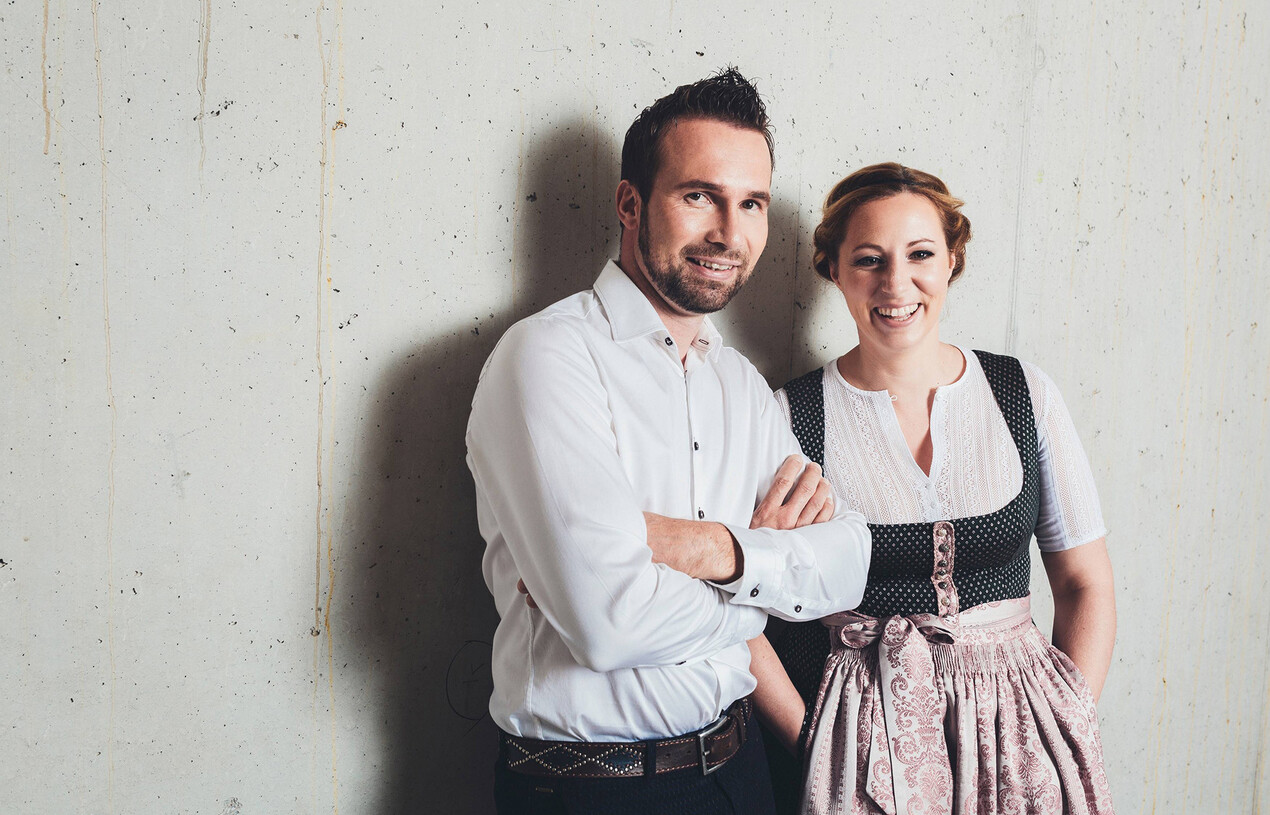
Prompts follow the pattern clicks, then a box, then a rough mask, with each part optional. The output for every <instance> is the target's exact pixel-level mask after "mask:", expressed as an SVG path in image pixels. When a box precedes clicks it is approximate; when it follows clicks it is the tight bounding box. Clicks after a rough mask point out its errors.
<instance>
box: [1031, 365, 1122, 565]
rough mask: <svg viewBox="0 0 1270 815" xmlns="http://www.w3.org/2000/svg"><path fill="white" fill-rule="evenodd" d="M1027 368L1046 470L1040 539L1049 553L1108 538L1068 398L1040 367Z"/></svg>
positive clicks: (1042, 468) (1041, 459) (1043, 472)
mask: <svg viewBox="0 0 1270 815" xmlns="http://www.w3.org/2000/svg"><path fill="white" fill-rule="evenodd" d="M1023 371H1024V374H1025V375H1026V377H1027V385H1028V389H1029V390H1030V391H1031V393H1032V410H1033V412H1034V413H1035V414H1036V436H1037V445H1038V447H1039V466H1040V471H1041V515H1040V518H1039V519H1038V520H1037V523H1036V542H1037V544H1038V545H1039V546H1040V548H1041V551H1043V552H1058V551H1062V550H1064V549H1071V548H1073V547H1076V546H1080V545H1081V544H1083V543H1089V542H1090V541H1094V540H1097V539H1098V538H1101V537H1104V536H1106V534H1107V527H1106V525H1105V524H1104V523H1103V519H1102V509H1101V507H1100V506H1099V503H1098V488H1097V487H1096V486H1095V485H1094V474H1093V471H1092V470H1091V469H1090V467H1089V459H1088V458H1086V456H1085V450H1084V448H1083V447H1082V446H1081V444H1080V437H1079V436H1078V435H1077V434H1076V426H1075V425H1074V424H1072V418H1071V414H1069V413H1068V412H1067V406H1066V405H1065V404H1063V397H1062V395H1061V394H1060V393H1059V392H1058V387H1057V386H1056V385H1055V384H1054V382H1053V380H1051V379H1050V378H1049V377H1048V376H1046V375H1045V373H1044V372H1042V371H1041V369H1040V368H1037V367H1036V366H1035V365H1032V364H1031V363H1028V362H1025V363H1023Z"/></svg>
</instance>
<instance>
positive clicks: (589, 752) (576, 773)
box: [500, 696, 753, 778]
mask: <svg viewBox="0 0 1270 815" xmlns="http://www.w3.org/2000/svg"><path fill="white" fill-rule="evenodd" d="M752 707H753V705H752V703H751V701H750V697H748V696H747V697H745V698H744V699H738V700H737V701H736V702H735V703H733V705H732V706H731V707H730V708H728V709H727V711H726V712H725V713H724V714H723V715H722V716H720V717H719V718H718V719H715V720H714V721H713V722H711V723H710V724H708V725H706V726H705V727H703V728H701V729H700V730H698V731H696V732H695V733H688V734H687V735H684V736H679V737H677V738H672V739H659V740H657V741H635V742H630V741H621V742H601V741H544V740H542V739H528V738H523V737H521V736H513V735H511V734H510V733H503V732H501V731H500V733H501V738H500V741H501V748H502V749H501V751H500V753H501V759H502V761H503V762H505V764H506V766H507V768H508V769H509V770H512V771H514V772H518V773H523V774H525V775H535V776H548V777H552V778H627V777H636V776H643V775H652V774H661V773H669V772H674V771H676V770H686V769H689V768H691V767H699V768H700V769H701V774H702V775H709V774H710V773H712V772H714V771H715V770H717V769H719V768H720V767H722V766H723V765H724V764H726V763H727V762H728V760H729V759H731V758H732V757H733V756H734V755H736V753H737V751H738V750H740V749H741V745H743V744H745V739H746V731H747V730H748V729H749V727H751V726H752V725H751V723H750V719H751V714H752Z"/></svg>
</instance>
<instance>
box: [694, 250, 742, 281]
mask: <svg viewBox="0 0 1270 815" xmlns="http://www.w3.org/2000/svg"><path fill="white" fill-rule="evenodd" d="M688 262H689V263H691V264H692V265H693V266H696V267H697V268H698V269H700V270H702V271H704V272H705V273H706V274H707V276H709V277H727V276H730V275H731V274H732V273H733V272H735V271H736V270H737V269H739V268H740V267H741V264H740V263H738V262H736V261H734V260H724V259H722V258H700V257H693V256H692V255H689V256H688Z"/></svg>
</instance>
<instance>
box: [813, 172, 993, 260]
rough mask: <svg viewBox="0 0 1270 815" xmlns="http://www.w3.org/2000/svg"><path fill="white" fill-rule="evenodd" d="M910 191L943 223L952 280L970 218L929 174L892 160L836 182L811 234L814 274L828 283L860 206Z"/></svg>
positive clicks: (962, 255)
mask: <svg viewBox="0 0 1270 815" xmlns="http://www.w3.org/2000/svg"><path fill="white" fill-rule="evenodd" d="M904 192H910V193H913V194H914V195H920V196H922V197H924V198H926V199H927V200H928V201H930V202H931V203H932V204H934V205H935V209H936V210H938V211H939V217H940V220H941V221H942V222H943V224H944V241H945V242H946V243H947V244H948V253H949V254H951V255H952V256H953V259H954V264H953V271H952V276H951V277H950V278H948V282H949V283H951V282H952V281H954V280H956V279H957V278H958V277H960V276H961V272H962V270H963V269H965V268H966V243H967V242H968V241H969V240H970V219H969V218H967V217H966V216H965V215H962V214H961V207H962V205H963V204H964V203H965V202H964V201H962V200H961V199H959V198H954V197H953V196H952V195H951V194H950V193H949V192H948V186H947V185H946V184H944V182H943V181H940V180H939V179H938V178H937V177H935V176H933V175H931V174H930V173H924V172H922V171H921V170H914V169H912V168H911V167H905V166H903V165H901V164H896V163H895V162H893V161H889V162H886V163H884V164H872V165H870V166H868V167H865V168H864V169H862V170H856V171H855V172H854V173H852V174H851V175H849V176H847V177H846V178H844V179H842V180H841V181H839V182H838V183H837V184H836V185H834V188H833V189H832V190H830V191H829V195H828V196H827V197H826V198H825V207H824V210H823V213H822V216H821V219H820V224H819V225H818V226H817V227H816V232H815V238H814V240H815V253H814V254H813V255H812V265H813V266H814V267H815V269H816V274H818V275H820V276H821V277H823V278H825V279H826V280H832V279H833V278H832V277H831V275H830V274H829V264H830V262H831V261H833V260H835V259H836V258H837V255H838V247H840V246H841V245H842V242H843V240H845V239H846V237H847V225H848V224H849V223H850V222H851V216H852V215H854V214H855V211H856V210H857V209H859V208H860V206H861V205H863V204H866V203H868V202H869V201H876V200H878V199H879V198H890V197H891V196H892V195H899V194H900V193H904Z"/></svg>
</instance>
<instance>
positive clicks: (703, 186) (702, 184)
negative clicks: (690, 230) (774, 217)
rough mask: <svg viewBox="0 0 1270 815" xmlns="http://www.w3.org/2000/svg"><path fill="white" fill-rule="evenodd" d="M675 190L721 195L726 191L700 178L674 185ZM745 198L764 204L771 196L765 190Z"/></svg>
mask: <svg viewBox="0 0 1270 815" xmlns="http://www.w3.org/2000/svg"><path fill="white" fill-rule="evenodd" d="M675 189H676V190H704V191H705V192H713V193H723V192H726V190H725V189H724V188H723V185H721V184H716V183H714V182H713V181H705V180H703V179H700V178H690V179H688V180H687V181H684V182H682V183H679V184H676V185H675ZM745 197H746V198H754V199H757V200H759V201H762V202H764V203H769V204H770V203H771V201H772V195H771V193H769V192H767V191H766V190H753V191H751V192H750V194H749V195H747V196H745Z"/></svg>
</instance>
